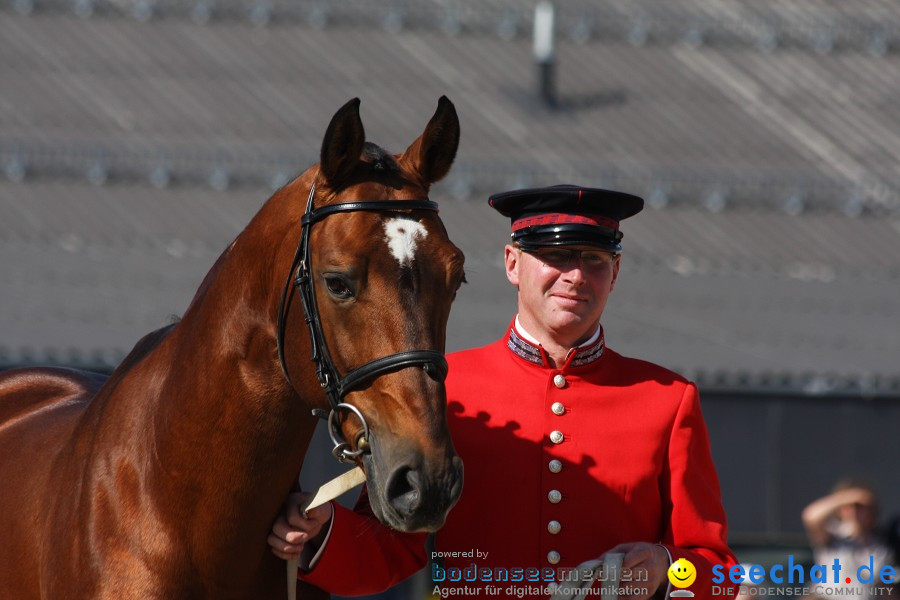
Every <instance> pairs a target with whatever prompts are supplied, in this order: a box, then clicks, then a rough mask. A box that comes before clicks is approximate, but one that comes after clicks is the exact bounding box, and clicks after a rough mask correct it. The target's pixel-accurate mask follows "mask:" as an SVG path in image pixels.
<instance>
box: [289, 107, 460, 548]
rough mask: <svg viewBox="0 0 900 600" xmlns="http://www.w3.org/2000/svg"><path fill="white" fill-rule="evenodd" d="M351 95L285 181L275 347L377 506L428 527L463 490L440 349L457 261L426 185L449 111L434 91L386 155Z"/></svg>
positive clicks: (410, 526) (437, 161) (442, 157)
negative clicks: (309, 163)
mask: <svg viewBox="0 0 900 600" xmlns="http://www.w3.org/2000/svg"><path fill="white" fill-rule="evenodd" d="M359 104H360V103H359V100H358V99H354V100H351V101H350V102H348V103H347V104H345V105H344V106H343V107H342V108H341V109H340V110H338V111H337V113H336V114H335V115H334V117H333V118H332V120H331V123H330V124H329V126H328V129H327V131H326V133H325V137H324V139H323V141H322V149H321V157H320V163H319V165H318V168H315V167H314V168H313V169H312V170H311V172H308V173H307V174H306V175H305V176H302V177H300V178H298V180H297V181H295V182H294V183H293V184H291V185H289V186H287V188H286V189H285V190H284V192H283V193H284V194H285V195H286V196H287V198H285V199H286V200H289V201H290V202H292V203H293V204H294V206H295V207H298V206H299V207H304V210H303V216H302V217H301V218H300V219H298V220H297V222H295V227H293V228H292V229H293V230H294V231H298V230H299V234H295V235H296V236H297V238H298V239H299V242H298V244H297V250H296V252H295V254H294V259H293V261H291V263H290V266H288V264H287V261H286V260H284V261H282V265H280V266H279V267H278V270H279V272H281V274H282V275H283V276H287V277H288V278H289V279H288V281H287V282H286V283H285V286H284V288H283V291H282V296H281V302H280V305H279V314H278V319H277V331H276V336H277V347H278V350H279V358H280V361H281V366H282V371H283V373H284V374H285V379H286V380H287V382H288V383H289V384H290V385H291V386H292V387H293V389H294V390H295V391H296V393H297V395H298V396H299V397H300V398H302V399H304V400H305V401H306V402H307V403H308V404H309V405H310V406H313V407H314V410H313V412H315V413H317V414H319V415H322V416H324V415H326V414H327V415H328V416H327V422H328V427H329V432H330V434H331V437H332V439H333V440H334V442H335V455H336V456H337V457H338V458H339V459H341V460H350V461H354V462H357V463H359V464H360V465H361V466H362V467H363V468H364V470H365V473H366V482H367V487H368V493H369V502H370V504H371V506H372V509H373V511H374V513H375V515H376V516H377V517H378V518H379V519H380V520H381V521H382V522H383V523H385V524H387V525H389V526H390V527H393V528H395V529H398V530H402V531H418V530H428V531H433V530H436V529H437V528H439V527H440V526H441V525H442V524H443V522H444V519H445V517H446V514H447V512H448V511H449V510H450V508H451V507H452V506H453V504H454V503H455V502H456V500H457V499H458V497H459V494H460V492H461V489H462V470H463V469H462V461H461V460H460V458H459V457H458V456H457V455H456V453H455V451H454V448H453V444H452V442H451V440H450V436H449V432H448V429H447V424H446V395H445V390H444V385H443V380H444V377H445V376H446V369H447V363H446V361H445V360H444V358H443V351H444V345H445V340H446V326H447V319H448V317H449V313H450V305H451V302H452V301H453V298H454V296H455V294H456V291H457V289H458V288H459V286H460V284H461V283H462V281H463V279H464V273H463V254H462V252H461V251H460V250H459V249H458V248H456V246H454V245H453V244H452V243H451V242H450V240H449V239H448V237H447V232H446V230H445V228H444V226H443V224H442V223H441V220H440V218H439V217H438V212H437V205H436V204H435V203H433V202H431V201H430V200H428V190H429V187H430V186H431V184H432V183H434V182H436V181H438V180H439V179H441V178H442V177H443V176H444V175H446V173H447V172H448V170H449V169H450V166H451V164H452V162H453V159H454V157H455V155H456V150H457V147H458V144H459V133H460V131H459V120H458V118H457V115H456V110H455V109H454V107H453V104H452V103H451V102H450V101H449V100H448V99H447V98H446V97H441V99H440V101H439V103H438V108H437V111H436V112H435V114H434V116H433V117H432V119H431V120H430V122H429V123H428V125H427V126H426V128H425V130H424V132H423V133H422V134H421V135H420V136H419V138H418V139H416V140H415V141H414V142H413V143H412V144H411V145H410V146H409V147H408V148H407V149H406V151H405V152H404V153H403V154H400V155H391V154H389V153H387V152H386V151H384V150H383V149H382V148H380V147H378V146H376V145H375V144H371V143H368V142H366V139H365V132H364V129H363V124H362V121H361V119H360V116H359ZM292 302H294V303H295V304H299V305H300V306H296V307H295V309H294V310H291V303H292ZM301 307H302V310H301ZM301 315H302V316H303V318H302V319H301V318H299V317H300V316H301ZM310 363H312V364H310ZM313 371H314V372H315V378H313V377H312V373H313Z"/></svg>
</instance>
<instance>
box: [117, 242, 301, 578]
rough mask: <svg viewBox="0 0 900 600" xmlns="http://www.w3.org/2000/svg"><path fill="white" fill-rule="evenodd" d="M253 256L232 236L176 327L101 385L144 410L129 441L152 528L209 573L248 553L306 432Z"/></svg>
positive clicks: (285, 485) (261, 269) (250, 247)
mask: <svg viewBox="0 0 900 600" xmlns="http://www.w3.org/2000/svg"><path fill="white" fill-rule="evenodd" d="M245 234H246V232H245ZM245 242H247V243H245ZM261 261H262V262H263V263H265V257H260V256H259V244H258V243H257V244H254V243H253V240H252V239H250V240H242V239H241V238H238V240H237V241H236V243H235V244H233V245H232V247H231V248H230V249H229V250H228V251H226V254H225V255H223V257H222V258H221V259H220V260H219V261H218V262H217V264H216V266H215V267H214V272H211V274H210V276H208V277H207V280H206V281H205V282H204V284H203V286H201V290H200V291H199V292H198V294H197V296H196V297H195V299H194V301H193V302H192V304H191V306H190V308H189V309H188V311H187V312H186V313H185V315H184V317H183V319H182V320H181V322H180V323H179V324H178V325H177V326H176V327H175V328H174V330H172V331H171V332H170V333H169V335H168V336H167V337H166V339H165V340H163V341H162V342H160V343H159V344H158V345H157V346H156V347H155V348H154V349H153V350H152V351H150V352H149V353H147V354H146V355H145V356H144V357H143V358H142V359H141V360H140V362H139V363H138V364H136V365H134V366H133V368H132V370H131V371H130V372H127V373H123V374H121V377H120V378H119V381H118V382H117V385H116V386H115V390H113V392H111V393H118V394H123V395H128V396H130V398H131V400H129V401H125V402H123V403H122V404H123V405H130V409H129V410H130V411H132V415H134V414H135V413H138V414H141V415H142V417H143V420H144V422H143V424H142V428H141V429H140V430H138V429H135V430H133V431H131V432H130V434H131V435H133V436H138V437H139V438H140V439H141V442H139V443H134V442H131V443H134V445H135V446H137V447H139V448H142V450H143V451H144V452H145V453H146V454H147V455H148V456H149V457H151V460H150V464H149V466H148V467H147V468H146V469H144V470H142V471H141V474H142V475H143V476H144V478H145V479H146V481H144V482H142V483H143V485H145V486H146V487H147V489H150V490H152V494H153V498H154V501H155V503H156V504H157V506H156V507H155V509H156V511H157V514H159V515H160V516H161V517H162V518H164V519H166V520H168V521H169V522H168V523H164V524H163V525H166V526H168V527H171V528H172V529H173V530H174V532H175V533H174V535H175V536H176V537H187V538H189V539H188V540H187V541H188V543H189V544H190V547H191V548H192V549H195V550H194V551H196V552H198V553H200V554H201V555H200V556H194V557H192V560H193V562H194V563H195V564H200V565H203V564H205V565H207V567H206V568H208V569H209V570H210V571H213V572H220V571H222V570H227V569H228V568H229V565H228V561H231V560H235V559H236V558H237V557H238V556H240V555H241V554H245V553H247V552H248V548H254V549H256V550H255V551H257V554H259V552H258V550H259V548H262V547H263V541H264V540H265V535H266V533H267V532H268V530H269V527H270V526H271V523H272V521H273V519H274V517H275V515H276V514H277V513H278V512H279V510H280V508H281V506H282V503H283V501H284V498H285V496H286V494H287V493H288V491H289V490H290V488H291V485H292V483H293V481H294V480H295V478H296V475H297V473H298V472H299V469H300V466H301V464H302V460H303V454H304V452H305V449H306V447H307V445H308V443H309V440H310V438H311V437H312V433H313V430H314V428H315V419H314V418H312V417H311V416H310V411H309V408H308V407H306V406H305V405H304V404H303V403H302V402H301V401H299V400H298V398H297V396H296V395H294V394H293V393H292V392H291V391H290V388H289V387H288V386H287V385H286V384H285V381H284V377H283V375H282V373H281V371H280V367H279V366H278V362H277V361H276V360H274V356H275V348H274V345H273V344H274V338H273V336H272V331H273V328H272V324H271V315H272V314H274V309H273V307H271V306H269V304H270V303H271V302H272V300H273V298H274V295H273V294H271V293H270V291H267V290H271V284H270V282H268V281H265V282H264V281H253V278H254V277H265V276H266V275H265V274H266V273H267V272H268V271H270V270H269V269H267V268H265V264H260V262H261ZM132 439H133V438H132ZM257 559H259V557H258V556H257ZM251 560H252V557H251ZM259 560H261V559H259ZM223 561H224V562H223ZM200 568H201V569H202V568H203V567H200Z"/></svg>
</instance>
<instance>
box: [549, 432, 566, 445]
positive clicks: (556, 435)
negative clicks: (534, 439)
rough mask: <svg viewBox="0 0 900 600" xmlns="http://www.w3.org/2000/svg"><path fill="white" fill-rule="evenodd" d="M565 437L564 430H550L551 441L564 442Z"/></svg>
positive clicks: (555, 442)
mask: <svg viewBox="0 0 900 600" xmlns="http://www.w3.org/2000/svg"><path fill="white" fill-rule="evenodd" d="M564 439H566V436H564V435H563V433H562V431H551V432H550V441H551V442H553V443H554V444H562V443H563V440H564Z"/></svg>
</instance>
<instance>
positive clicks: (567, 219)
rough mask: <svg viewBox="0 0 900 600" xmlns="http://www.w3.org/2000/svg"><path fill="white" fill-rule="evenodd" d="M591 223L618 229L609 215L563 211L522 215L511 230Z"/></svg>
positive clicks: (616, 223)
mask: <svg viewBox="0 0 900 600" xmlns="http://www.w3.org/2000/svg"><path fill="white" fill-rule="evenodd" d="M572 224H575V225H593V226H595V227H607V228H609V229H614V230H618V229H619V223H618V221H615V220H614V219H610V218H609V217H604V216H602V215H568V214H565V213H544V214H542V215H533V216H530V217H522V218H521V219H517V220H515V221H513V224H512V230H513V231H518V230H520V229H525V228H526V227H535V226H539V225H572Z"/></svg>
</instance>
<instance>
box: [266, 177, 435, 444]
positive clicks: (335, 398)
mask: <svg viewBox="0 0 900 600" xmlns="http://www.w3.org/2000/svg"><path fill="white" fill-rule="evenodd" d="M315 191H316V185H315V183H313V184H312V185H311V186H310V188H309V197H308V198H307V200H306V211H305V213H304V214H303V219H302V220H301V230H300V242H299V243H298V244H297V251H296V252H295V253H294V260H293V262H292V263H291V270H290V273H291V274H292V275H293V283H294V288H296V290H297V294H298V295H299V296H300V302H301V304H302V305H303V312H304V314H305V316H306V325H307V327H308V328H309V338H310V343H311V347H312V361H313V362H314V363H315V365H316V377H317V378H318V380H319V384H320V385H321V386H322V389H323V390H324V391H325V395H326V396H327V397H328V403H329V404H330V405H331V412H330V413H326V412H325V411H323V410H321V409H315V410H313V414H314V415H316V416H319V417H322V418H326V419H327V421H328V433H329V435H330V436H331V440H332V442H334V449H333V450H332V454H334V456H335V457H336V458H337V459H338V460H340V461H341V462H345V461H348V460H352V459H355V458H357V457H359V456H361V455H362V454H364V453H365V452H367V451H369V426H368V424H367V423H366V420H365V418H364V417H363V415H362V413H361V412H360V411H359V409H357V408H356V407H355V406H353V405H351V404H349V403H346V402H344V401H343V399H344V396H346V395H347V394H348V393H350V392H351V391H353V390H355V389H358V388H361V387H363V386H365V385H367V384H369V383H371V382H372V381H373V380H375V379H376V378H378V377H380V376H382V375H384V374H386V373H391V372H393V371H398V370H400V369H406V368H409V367H416V366H421V367H422V368H423V369H424V370H425V372H426V373H428V375H429V376H430V377H431V378H432V379H434V380H435V381H444V379H445V378H446V377H447V359H445V358H444V355H443V353H441V352H438V351H436V350H407V351H405V352H397V353H396V354H390V355H388V356H383V357H381V358H377V359H375V360H373V361H370V362H368V363H366V364H364V365H362V366H360V367H357V368H356V369H353V370H352V371H350V372H349V373H347V374H346V375H344V376H343V377H342V376H341V375H340V374H339V373H338V371H337V368H336V367H335V366H334V361H333V360H332V359H331V354H330V353H329V352H328V345H327V344H326V342H325V334H324V333H323V332H322V322H321V319H320V318H319V309H318V306H317V304H316V293H315V282H314V279H313V277H312V276H311V268H310V262H311V258H310V248H309V235H310V230H311V229H312V226H313V225H314V224H315V223H316V222H318V221H321V220H322V219H324V218H325V217H328V216H330V215H333V214H336V213H339V212H355V211H375V212H388V211H391V212H392V211H401V210H404V211H405V210H433V211H437V210H438V206H437V203H435V202H432V201H430V200H394V201H375V200H373V201H356V202H343V203H338V204H330V205H327V206H323V207H320V208H318V209H314V208H313V199H314V197H315ZM291 290H292V288H291V276H290V275H289V276H288V280H287V281H286V282H285V285H284V290H283V291H282V294H281V302H280V303H279V306H278V323H277V331H276V343H277V347H278V359H279V361H280V362H281V370H282V372H283V373H284V377H285V379H287V381H288V383H289V384H290V385H291V386H292V387H294V385H293V382H292V381H291V376H290V374H289V373H288V368H287V362H286V359H285V355H284V335H285V328H286V321H287V309H288V305H289V298H288V296H289V293H290V292H291ZM295 389H296V388H295ZM341 411H347V412H351V413H353V414H354V415H356V417H357V418H358V419H359V420H360V422H361V423H362V426H363V431H362V435H360V436H358V438H357V444H356V450H351V445H350V443H349V442H348V441H347V440H346V439H344V437H343V435H342V433H341V432H340V428H339V423H338V420H339V416H340V412H341ZM326 414H327V417H326V416H325V415H326Z"/></svg>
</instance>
